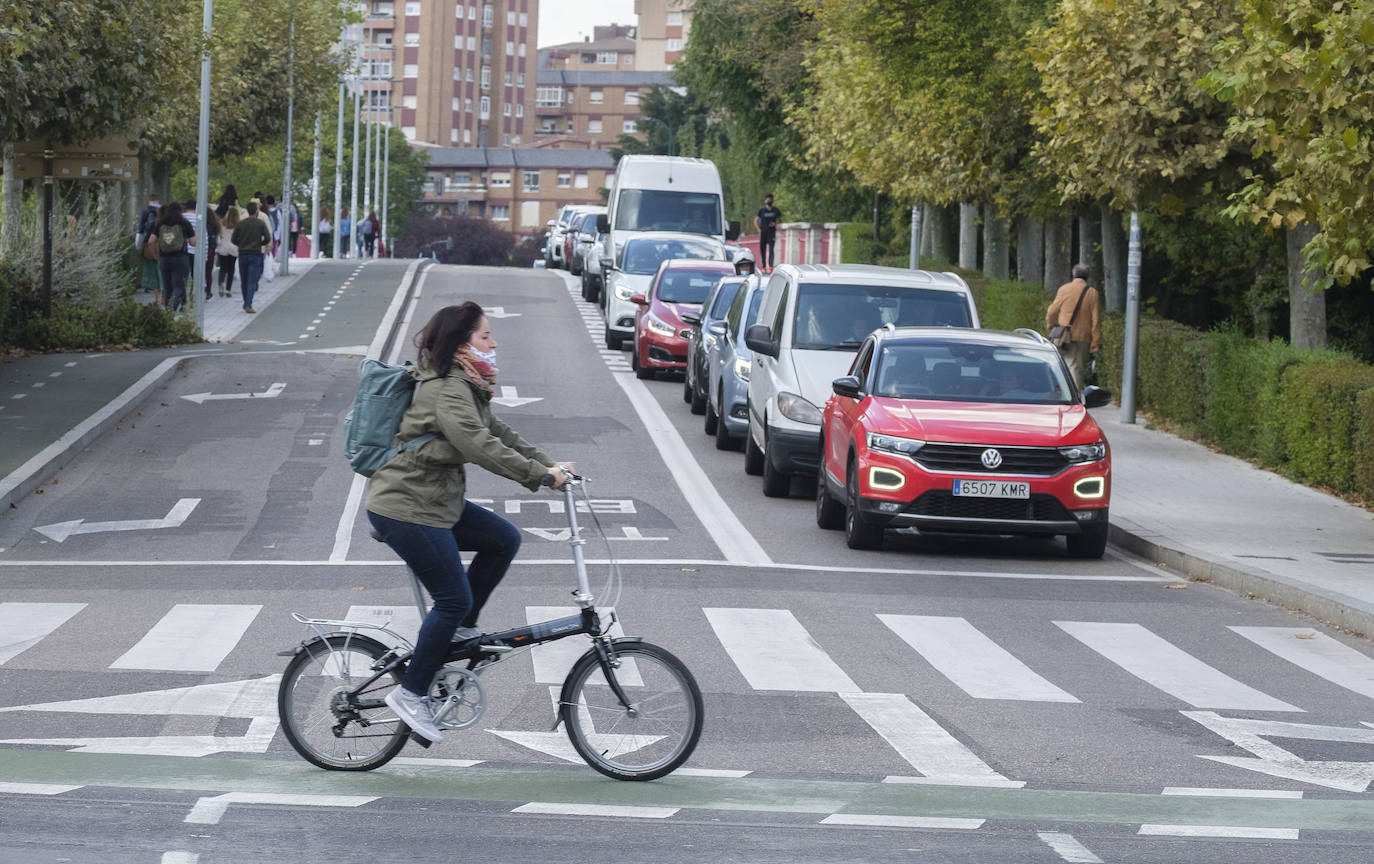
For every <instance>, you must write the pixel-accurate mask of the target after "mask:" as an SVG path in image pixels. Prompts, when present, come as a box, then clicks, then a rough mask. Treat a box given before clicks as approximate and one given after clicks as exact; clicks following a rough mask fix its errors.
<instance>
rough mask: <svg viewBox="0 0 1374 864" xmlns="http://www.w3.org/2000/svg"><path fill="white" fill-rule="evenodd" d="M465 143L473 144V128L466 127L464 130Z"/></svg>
mask: <svg viewBox="0 0 1374 864" xmlns="http://www.w3.org/2000/svg"><path fill="white" fill-rule="evenodd" d="M463 143H464V144H471V143H472V130H471V129H464V130H463Z"/></svg>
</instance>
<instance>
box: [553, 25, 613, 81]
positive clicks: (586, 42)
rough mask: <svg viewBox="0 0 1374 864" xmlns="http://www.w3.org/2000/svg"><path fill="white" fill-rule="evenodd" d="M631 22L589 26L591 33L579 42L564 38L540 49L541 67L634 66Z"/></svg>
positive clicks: (598, 69)
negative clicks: (561, 41) (562, 41)
mask: <svg viewBox="0 0 1374 864" xmlns="http://www.w3.org/2000/svg"><path fill="white" fill-rule="evenodd" d="M636 32H638V28H636V27H635V26H634V25H633V24H608V25H604V26H603V25H597V26H594V27H592V35H591V36H590V37H589V38H587V39H583V40H582V41H581V42H564V43H562V44H561V45H549V46H547V47H544V48H540V49H539V68H540V69H565V70H582V71H590V72H613V71H615V70H617V69H634V68H636V67H635V48H636V42H635V34H636Z"/></svg>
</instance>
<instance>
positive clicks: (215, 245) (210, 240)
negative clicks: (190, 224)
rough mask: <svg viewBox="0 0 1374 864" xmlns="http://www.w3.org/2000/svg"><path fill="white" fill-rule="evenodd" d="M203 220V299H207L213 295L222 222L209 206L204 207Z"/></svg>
mask: <svg viewBox="0 0 1374 864" xmlns="http://www.w3.org/2000/svg"><path fill="white" fill-rule="evenodd" d="M203 221H204V225H205V229H204V230H203V231H201V234H202V235H204V237H205V256H204V257H205V299H206V300H209V299H210V298H211V297H213V296H215V289H214V285H215V259H216V258H218V257H219V235H220V231H221V229H223V227H224V223H223V222H221V221H220V218H219V216H217V215H216V214H215V211H214V209H213V208H211V207H206V208H205V215H204V220H203Z"/></svg>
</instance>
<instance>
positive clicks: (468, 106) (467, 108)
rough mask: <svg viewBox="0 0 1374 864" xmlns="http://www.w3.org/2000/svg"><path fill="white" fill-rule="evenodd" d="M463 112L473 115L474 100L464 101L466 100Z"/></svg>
mask: <svg viewBox="0 0 1374 864" xmlns="http://www.w3.org/2000/svg"><path fill="white" fill-rule="evenodd" d="M463 110H464V111H466V112H467V113H469V114H471V113H472V100H471V99H464V100H463Z"/></svg>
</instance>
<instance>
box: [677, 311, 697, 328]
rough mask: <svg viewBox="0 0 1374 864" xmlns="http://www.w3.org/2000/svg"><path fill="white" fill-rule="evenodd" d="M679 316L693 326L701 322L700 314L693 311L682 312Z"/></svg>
mask: <svg viewBox="0 0 1374 864" xmlns="http://www.w3.org/2000/svg"><path fill="white" fill-rule="evenodd" d="M681 317H682V320H683V321H684V322H686V323H688V324H690V325H692V326H693V327H695V326H697V325H698V324H700V323H701V316H700V315H698V314H697V313H695V312H683V313H682V316H681Z"/></svg>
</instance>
